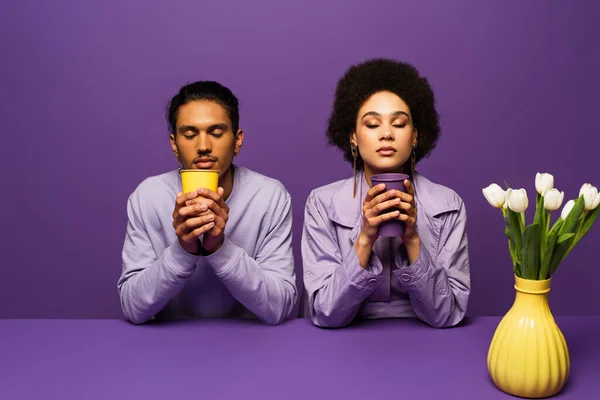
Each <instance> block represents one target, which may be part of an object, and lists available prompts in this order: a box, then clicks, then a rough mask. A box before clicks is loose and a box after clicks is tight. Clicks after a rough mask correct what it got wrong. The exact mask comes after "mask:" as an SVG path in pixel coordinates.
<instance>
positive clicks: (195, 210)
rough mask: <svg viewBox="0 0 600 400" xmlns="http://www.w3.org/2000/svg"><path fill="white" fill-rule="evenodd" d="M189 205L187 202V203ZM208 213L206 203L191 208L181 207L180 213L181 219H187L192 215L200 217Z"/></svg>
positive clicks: (195, 204) (196, 204)
mask: <svg viewBox="0 0 600 400" xmlns="http://www.w3.org/2000/svg"><path fill="white" fill-rule="evenodd" d="M186 204H187V202H186ZM206 211H208V206H207V205H206V204H204V203H194V204H192V205H189V206H185V207H181V208H180V209H179V211H178V214H179V216H180V217H183V218H186V217H189V216H191V215H198V214H201V213H204V212H206Z"/></svg>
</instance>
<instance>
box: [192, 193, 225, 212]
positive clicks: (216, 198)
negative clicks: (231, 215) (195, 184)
mask: <svg viewBox="0 0 600 400" xmlns="http://www.w3.org/2000/svg"><path fill="white" fill-rule="evenodd" d="M219 189H221V193H223V192H224V190H223V188H219ZM219 189H217V192H218V191H219ZM198 194H199V195H200V196H202V197H204V198H207V199H210V200H212V201H214V202H215V203H217V204H218V205H219V207H221V208H223V209H225V208H227V204H225V201H224V200H223V197H222V195H221V194H219V193H215V192H213V191H212V190H210V189H198Z"/></svg>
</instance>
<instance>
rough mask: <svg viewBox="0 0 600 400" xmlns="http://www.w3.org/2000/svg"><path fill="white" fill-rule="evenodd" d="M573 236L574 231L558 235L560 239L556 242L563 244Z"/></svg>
mask: <svg viewBox="0 0 600 400" xmlns="http://www.w3.org/2000/svg"><path fill="white" fill-rule="evenodd" d="M573 236H575V234H574V233H563V234H562V235H560V236H559V237H558V241H557V242H556V244H562V243H564V242H566V241H567V240H569V239H571V238H572V237H573Z"/></svg>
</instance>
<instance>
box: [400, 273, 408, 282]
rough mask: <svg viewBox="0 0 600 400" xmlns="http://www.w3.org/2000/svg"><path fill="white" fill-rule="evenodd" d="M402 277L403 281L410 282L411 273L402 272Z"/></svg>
mask: <svg viewBox="0 0 600 400" xmlns="http://www.w3.org/2000/svg"><path fill="white" fill-rule="evenodd" d="M400 279H401V280H402V282H410V275H409V274H402V275H400Z"/></svg>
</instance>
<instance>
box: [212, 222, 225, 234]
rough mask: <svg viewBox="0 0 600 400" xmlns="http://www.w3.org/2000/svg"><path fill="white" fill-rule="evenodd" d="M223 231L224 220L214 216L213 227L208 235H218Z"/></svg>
mask: <svg viewBox="0 0 600 400" xmlns="http://www.w3.org/2000/svg"><path fill="white" fill-rule="evenodd" d="M223 231H225V222H224V221H223V219H222V218H219V217H216V218H215V222H214V227H213V229H212V230H211V231H210V236H219V235H220V234H221V233H223Z"/></svg>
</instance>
